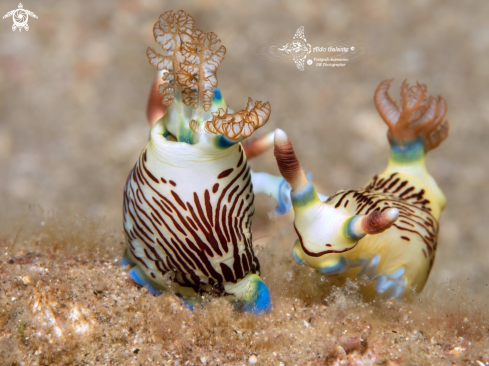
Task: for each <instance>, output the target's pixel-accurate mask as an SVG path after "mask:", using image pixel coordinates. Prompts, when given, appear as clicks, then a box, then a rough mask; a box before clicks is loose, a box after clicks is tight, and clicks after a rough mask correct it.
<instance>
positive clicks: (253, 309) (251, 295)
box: [230, 273, 272, 314]
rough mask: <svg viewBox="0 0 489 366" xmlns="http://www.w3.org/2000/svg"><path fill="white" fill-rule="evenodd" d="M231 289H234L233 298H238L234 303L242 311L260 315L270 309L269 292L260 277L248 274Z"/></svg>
mask: <svg viewBox="0 0 489 366" xmlns="http://www.w3.org/2000/svg"><path fill="white" fill-rule="evenodd" d="M233 287H235V288H236V289H235V290H234V296H236V297H237V298H238V300H235V303H236V305H237V306H238V307H239V308H242V309H243V310H244V311H246V312H249V313H253V314H261V313H264V312H267V311H269V310H270V309H271V307H272V303H271V299H270V292H269V291H268V288H267V286H266V285H265V282H263V280H262V279H261V278H260V276H258V275H256V274H253V273H249V274H247V275H246V277H245V278H243V279H242V280H240V281H239V283H238V284H237V285H236V286H233ZM230 290H231V289H230Z"/></svg>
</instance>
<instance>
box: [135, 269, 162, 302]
mask: <svg viewBox="0 0 489 366" xmlns="http://www.w3.org/2000/svg"><path fill="white" fill-rule="evenodd" d="M127 274H128V275H129V277H131V278H132V279H133V281H134V282H136V283H137V284H138V285H140V286H146V287H147V288H148V291H149V292H151V293H152V294H153V295H155V296H159V295H161V294H162V293H163V291H161V290H160V289H158V288H157V287H155V286H154V285H153V284H152V283H151V282H152V281H151V280H150V279H149V278H148V277H147V276H146V275H145V274H144V273H143V272H142V271H141V270H140V269H139V268H138V267H137V266H135V267H133V268H132V269H131V270H130V271H129V272H128V273H127Z"/></svg>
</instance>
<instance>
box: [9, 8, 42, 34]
mask: <svg viewBox="0 0 489 366" xmlns="http://www.w3.org/2000/svg"><path fill="white" fill-rule="evenodd" d="M29 15H30V16H31V17H34V18H36V19H37V15H36V14H34V13H33V12H32V11H29V10H25V9H24V6H23V5H22V3H19V8H18V9H15V10H11V11H9V12H8V13H7V14H5V15H4V16H3V19H5V18H8V17H10V16H12V20H13V21H14V24H13V25H12V30H13V31H15V30H16V29H19V32H22V28H24V29H25V30H26V31H28V30H29V24H27V22H28V21H29Z"/></svg>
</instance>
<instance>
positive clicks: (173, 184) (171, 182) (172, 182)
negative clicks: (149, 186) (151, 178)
mask: <svg viewBox="0 0 489 366" xmlns="http://www.w3.org/2000/svg"><path fill="white" fill-rule="evenodd" d="M169 183H170V184H171V185H172V186H173V187H176V186H177V184H176V183H175V182H174V181H172V180H170V181H169Z"/></svg>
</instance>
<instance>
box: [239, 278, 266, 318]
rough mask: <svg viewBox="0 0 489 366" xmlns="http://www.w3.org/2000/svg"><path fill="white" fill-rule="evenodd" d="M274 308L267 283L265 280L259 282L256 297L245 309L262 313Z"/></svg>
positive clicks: (254, 312)
mask: <svg viewBox="0 0 489 366" xmlns="http://www.w3.org/2000/svg"><path fill="white" fill-rule="evenodd" d="M271 308H272V301H271V299H270V292H269V291H268V288H267V285H265V283H264V282H263V281H259V282H258V283H257V288H256V297H255V301H253V302H252V303H251V304H249V305H245V306H244V307H243V310H244V311H246V312H249V313H252V314H256V315H258V314H261V313H264V312H267V311H269V310H270V309H271Z"/></svg>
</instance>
